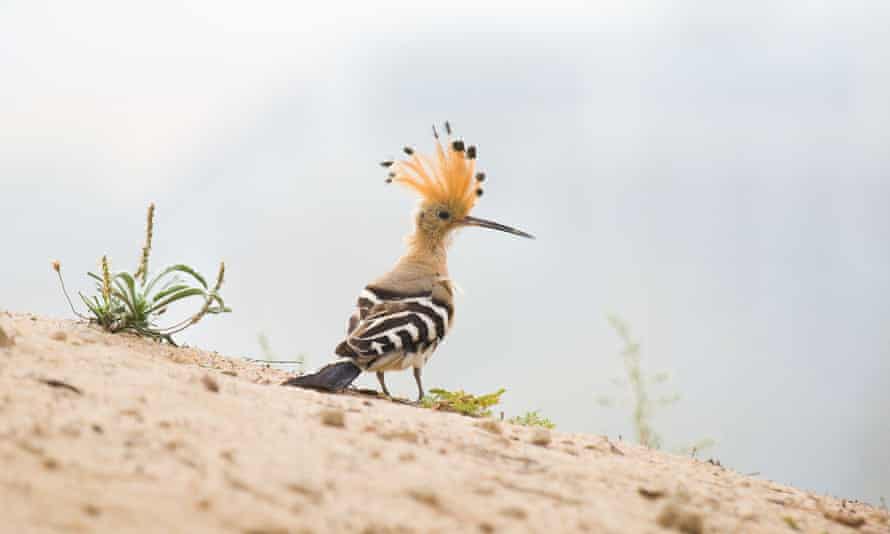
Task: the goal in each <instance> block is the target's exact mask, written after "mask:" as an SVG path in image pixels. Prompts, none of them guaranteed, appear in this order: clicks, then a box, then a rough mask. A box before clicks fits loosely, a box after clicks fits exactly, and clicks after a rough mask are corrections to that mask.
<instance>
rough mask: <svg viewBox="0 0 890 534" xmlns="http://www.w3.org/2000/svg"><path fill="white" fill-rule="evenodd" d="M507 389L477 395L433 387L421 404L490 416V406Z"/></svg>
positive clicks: (439, 408) (471, 414)
mask: <svg viewBox="0 0 890 534" xmlns="http://www.w3.org/2000/svg"><path fill="white" fill-rule="evenodd" d="M506 391H507V390H506V389H503V388H502V389H499V390H497V391H495V392H494V393H488V394H486V395H479V396H476V395H473V394H471V393H467V392H465V391H463V390H457V391H448V390H445V389H431V390H430V392H429V394H428V395H427V396H425V397H424V398H423V400H422V401H421V405H422V406H423V407H424V408H430V409H433V410H443V411H447V412H457V413H461V414H464V415H468V416H470V417H488V416H490V415H491V410H490V408H491V407H492V406H495V405H496V404H498V403H499V402H500V401H501V395H503V394H504V392H506Z"/></svg>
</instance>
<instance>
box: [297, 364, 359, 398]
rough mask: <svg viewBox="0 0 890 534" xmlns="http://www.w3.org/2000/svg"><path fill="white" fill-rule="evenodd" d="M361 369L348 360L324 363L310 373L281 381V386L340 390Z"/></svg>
mask: <svg viewBox="0 0 890 534" xmlns="http://www.w3.org/2000/svg"><path fill="white" fill-rule="evenodd" d="M361 373H362V370H361V369H360V368H359V366H357V365H356V364H354V363H352V362H351V361H349V360H345V361H339V362H336V363H332V364H329V365H325V366H324V367H322V368H321V369H319V370H318V372H315V373H312V374H310V375H302V376H295V377H293V378H289V379H287V380H285V381H284V382H282V383H281V385H282V386H297V387H299V388H308V389H320V390H322V391H340V390H341V389H344V388H346V387H347V386H348V385H349V384H352V382H353V381H354V380H355V379H356V378H358V375H360V374H361Z"/></svg>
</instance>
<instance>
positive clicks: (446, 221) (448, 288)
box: [284, 122, 534, 401]
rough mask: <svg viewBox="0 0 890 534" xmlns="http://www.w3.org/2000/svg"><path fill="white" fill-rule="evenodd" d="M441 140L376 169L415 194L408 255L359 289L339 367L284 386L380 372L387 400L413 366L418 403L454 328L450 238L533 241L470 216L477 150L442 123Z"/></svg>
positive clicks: (319, 384)
mask: <svg viewBox="0 0 890 534" xmlns="http://www.w3.org/2000/svg"><path fill="white" fill-rule="evenodd" d="M445 133H446V135H447V140H446V143H445V147H444V148H443V146H442V144H441V143H440V141H439V133H438V131H437V130H436V127H435V126H434V127H433V137H434V139H435V154H434V155H425V154H420V153H418V152H416V151H415V150H414V149H413V148H411V147H405V148H404V149H403V150H404V153H405V156H406V157H405V158H404V159H402V160H399V161H384V162H382V163H381V165H382V166H383V167H384V168H386V169H388V170H389V175H388V177H387V178H386V183H397V184H401V185H403V186H406V187H408V188H409V189H411V190H413V191H414V192H416V193H417V194H419V195H420V205H419V208H418V209H417V211H416V213H415V216H414V231H413V233H412V234H411V235H410V236H409V238H408V250H407V251H406V252H405V254H404V255H403V256H402V257H401V258H399V260H398V261H397V262H396V264H395V267H393V268H392V270H391V271H389V272H388V273H386V274H384V275H383V276H381V277H379V278H377V279H376V280H374V281H373V282H371V283H370V284H368V285H367V286H365V288H364V290H362V292H361V294H360V295H359V298H358V302H357V303H356V309H355V312H354V313H353V314H352V316H351V317H350V318H349V323H348V326H347V331H346V339H344V340H343V341H342V342H341V343H340V344H339V345H337V348H336V349H335V351H334V352H335V353H336V354H337V355H338V356H340V360H339V361H337V362H334V363H332V364H329V365H326V366H324V367H322V368H321V369H320V370H318V371H317V372H316V373H313V374H308V375H302V376H297V377H294V378H291V379H289V380H287V381H285V382H284V385H289V386H298V387H303V388H310V389H318V390H324V391H340V390H342V389H344V388H346V387H348V386H349V385H350V384H351V383H352V382H353V381H354V380H355V379H356V378H357V377H358V376H359V375H360V374H361V373H362V372H363V371H365V372H374V373H377V380H378V381H379V382H380V387H381V389H382V390H383V394H384V395H386V396H390V395H389V390H388V389H387V388H386V380H385V378H384V373H386V372H389V371H401V370H405V369H408V368H409V367H410V368H413V369H414V379H415V381H416V382H417V392H418V401H420V400H421V399H422V398H423V397H424V391H423V383H422V381H421V369H423V367H424V366H425V365H426V363H427V362H428V361H429V359H430V357H431V356H432V354H433V352H435V350H436V348H437V347H438V346H439V344H440V343H441V342H442V340H443V339H444V338H445V335H446V334H447V333H448V331H449V330H450V329H451V326H452V324H453V322H454V301H453V296H454V285H453V283H452V281H451V278H450V277H449V274H448V262H447V249H448V246H449V244H450V242H451V237H452V235H453V233H454V231H455V230H457V229H459V228H463V227H466V226H478V227H482V228H491V229H494V230H500V231H502V232H507V233H510V234H514V235H518V236H522V237H526V238H530V239H534V237H533V236H532V235H530V234H527V233H525V232H523V231H520V230H517V229H515V228H511V227H509V226H505V225H503V224H500V223H496V222H493V221H489V220H486V219H480V218H476V217H471V216H470V211H471V210H472V209H473V206H475V204H476V201H477V200H478V199H479V197H481V196H482V182H483V181H484V180H485V173H482V172H477V171H476V147H475V146H473V145H466V144H465V143H464V141H463V140H461V139H454V140H452V139H451V126H450V125H449V123H447V122H446V123H445Z"/></svg>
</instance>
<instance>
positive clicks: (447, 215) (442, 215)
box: [438, 211, 451, 221]
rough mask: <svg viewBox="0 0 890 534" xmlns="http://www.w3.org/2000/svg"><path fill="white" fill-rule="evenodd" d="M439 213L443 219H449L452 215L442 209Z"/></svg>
mask: <svg viewBox="0 0 890 534" xmlns="http://www.w3.org/2000/svg"><path fill="white" fill-rule="evenodd" d="M438 215H439V218H440V219H442V220H443V221H447V220H448V218H449V217H451V214H450V213H448V212H447V211H440V212H439V213H438Z"/></svg>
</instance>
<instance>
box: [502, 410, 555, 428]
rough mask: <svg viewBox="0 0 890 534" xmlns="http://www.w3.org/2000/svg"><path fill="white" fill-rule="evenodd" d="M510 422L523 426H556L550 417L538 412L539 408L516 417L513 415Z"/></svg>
mask: <svg viewBox="0 0 890 534" xmlns="http://www.w3.org/2000/svg"><path fill="white" fill-rule="evenodd" d="M507 422H508V423H512V424H514V425H522V426H540V427H543V428H556V424H555V423H553V421H551V420H550V419H547V418H546V417H542V416H541V414H539V413H538V410H535V411H533V412H527V413H525V414H523V415H517V416H515V417H511V418H510V419H509V420H508V421H507Z"/></svg>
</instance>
